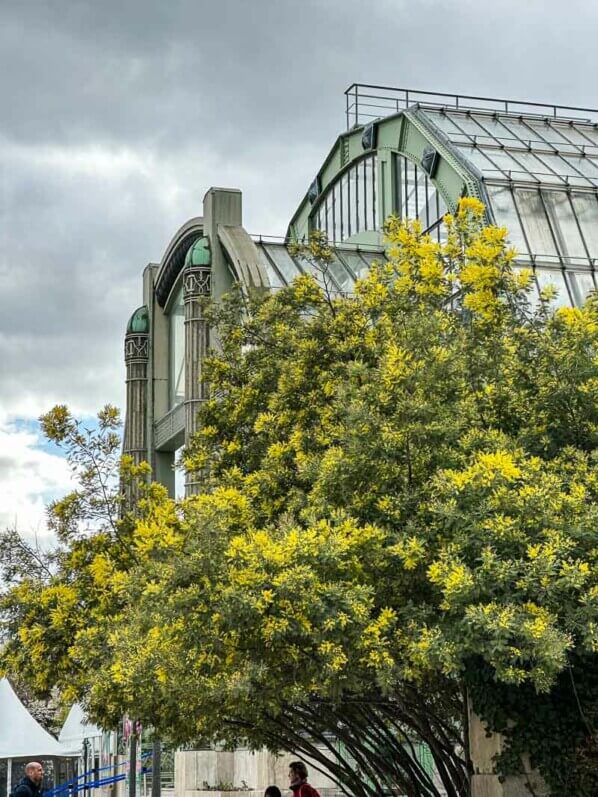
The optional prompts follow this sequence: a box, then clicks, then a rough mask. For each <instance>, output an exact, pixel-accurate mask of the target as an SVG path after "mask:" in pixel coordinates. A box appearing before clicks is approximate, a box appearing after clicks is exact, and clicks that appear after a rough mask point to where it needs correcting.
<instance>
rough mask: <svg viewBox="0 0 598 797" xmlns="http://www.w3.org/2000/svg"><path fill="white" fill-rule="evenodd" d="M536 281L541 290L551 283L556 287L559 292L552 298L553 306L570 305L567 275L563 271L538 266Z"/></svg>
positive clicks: (551, 303) (551, 304)
mask: <svg viewBox="0 0 598 797" xmlns="http://www.w3.org/2000/svg"><path fill="white" fill-rule="evenodd" d="M536 281H537V283H538V287H539V288H540V290H544V289H545V288H547V287H548V286H549V285H552V286H553V287H554V288H556V290H557V293H556V296H555V297H554V299H552V300H551V302H550V306H551V307H554V308H556V307H570V306H571V302H570V301H569V294H568V293H567V286H566V285H565V277H564V276H563V272H562V271H557V270H556V269H555V270H553V271H552V270H550V269H543V268H537V269H536Z"/></svg>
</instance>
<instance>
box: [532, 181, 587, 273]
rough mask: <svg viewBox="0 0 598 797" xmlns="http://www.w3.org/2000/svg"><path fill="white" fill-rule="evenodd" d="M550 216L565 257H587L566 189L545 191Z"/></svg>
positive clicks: (543, 193) (545, 200) (543, 194)
mask: <svg viewBox="0 0 598 797" xmlns="http://www.w3.org/2000/svg"><path fill="white" fill-rule="evenodd" d="M542 196H543V197H544V202H545V204H546V210H547V211H548V217H549V219H550V222H551V226H552V229H553V232H554V234H555V237H556V239H557V242H558V246H559V249H560V251H561V254H562V255H564V256H565V257H583V258H584V259H585V258H586V250H585V249H584V246H583V241H582V240H581V235H580V234H579V229H578V227H577V222H576V221H575V216H574V215H573V210H572V208H571V204H570V202H569V197H568V195H567V193H566V192H565V191H543V192H542Z"/></svg>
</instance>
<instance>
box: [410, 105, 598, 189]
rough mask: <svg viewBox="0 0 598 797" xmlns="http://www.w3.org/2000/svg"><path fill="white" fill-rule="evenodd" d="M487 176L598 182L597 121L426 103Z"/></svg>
mask: <svg viewBox="0 0 598 797" xmlns="http://www.w3.org/2000/svg"><path fill="white" fill-rule="evenodd" d="M422 112H423V113H424V114H425V116H426V117H427V118H428V119H429V120H430V121H431V122H432V123H433V124H435V125H436V126H437V127H439V128H440V129H441V130H442V131H443V133H444V134H445V135H446V136H447V138H448V139H449V141H450V142H451V144H453V145H454V146H455V147H457V150H458V151H459V152H460V153H461V154H462V155H464V156H465V157H466V158H467V159H468V160H469V161H471V162H472V163H474V165H475V166H476V167H477V168H478V169H479V171H480V172H481V173H482V175H483V176H484V177H485V178H487V179H496V180H504V179H507V180H513V181H515V182H525V183H533V184H535V185H539V184H547V185H553V186H579V187H581V188H598V127H597V126H596V125H595V124H592V123H591V122H583V121H577V120H576V121H565V120H558V119H541V118H534V117H522V116H520V117H515V116H512V115H509V114H500V113H488V112H486V113H484V112H482V111H478V112H471V111H457V110H455V109H453V108H450V109H440V110H436V109H430V108H426V109H422Z"/></svg>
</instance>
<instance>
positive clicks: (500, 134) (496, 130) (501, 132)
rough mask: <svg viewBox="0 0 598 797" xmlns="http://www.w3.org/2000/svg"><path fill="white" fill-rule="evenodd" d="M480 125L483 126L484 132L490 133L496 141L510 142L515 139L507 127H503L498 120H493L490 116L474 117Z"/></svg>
mask: <svg viewBox="0 0 598 797" xmlns="http://www.w3.org/2000/svg"><path fill="white" fill-rule="evenodd" d="M474 118H475V119H476V120H477V121H478V122H479V123H480V124H481V125H483V126H484V127H485V128H486V130H487V131H488V132H489V133H491V134H492V135H493V136H494V137H495V138H496V139H498V140H503V141H504V140H510V141H512V140H513V139H515V140H517V139H516V136H515V133H514V132H513V131H512V130H509V128H508V127H505V125H503V124H502V123H501V122H499V120H498V119H495V118H494V117H492V116H480V117H478V116H476V117H474Z"/></svg>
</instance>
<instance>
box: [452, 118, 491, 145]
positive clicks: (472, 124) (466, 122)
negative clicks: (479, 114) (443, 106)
mask: <svg viewBox="0 0 598 797" xmlns="http://www.w3.org/2000/svg"><path fill="white" fill-rule="evenodd" d="M451 119H452V120H453V122H454V123H455V124H456V125H458V126H459V127H460V128H461V130H462V131H463V132H464V133H468V134H469V135H470V136H476V137H479V136H483V137H484V138H486V139H487V138H488V133H487V132H486V131H485V130H484V129H483V128H482V127H480V125H479V124H478V123H477V122H476V120H475V119H474V118H472V117H470V116H467V114H457V113H455V114H451Z"/></svg>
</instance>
